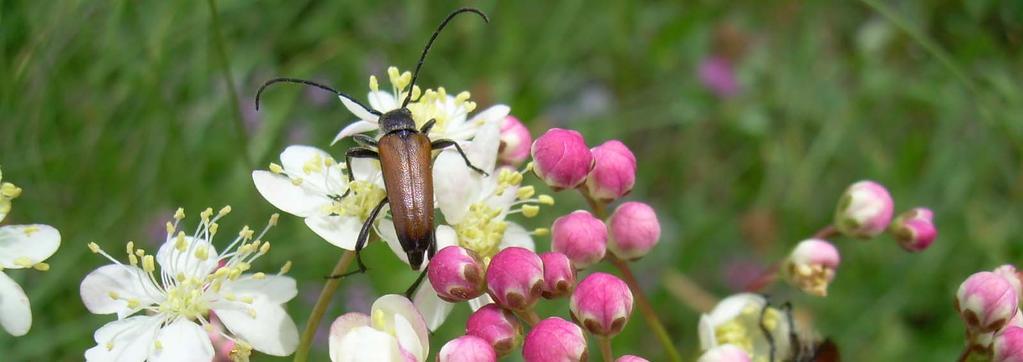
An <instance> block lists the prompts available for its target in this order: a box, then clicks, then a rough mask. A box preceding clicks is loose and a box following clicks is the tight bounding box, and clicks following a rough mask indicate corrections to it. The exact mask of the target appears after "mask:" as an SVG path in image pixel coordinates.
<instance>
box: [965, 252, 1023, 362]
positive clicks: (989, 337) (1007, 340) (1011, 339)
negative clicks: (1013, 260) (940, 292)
mask: <svg viewBox="0 0 1023 362" xmlns="http://www.w3.org/2000/svg"><path fill="white" fill-rule="evenodd" d="M1020 294H1021V289H1020V279H1019V274H1018V273H1017V272H1016V268H1015V267H1013V266H1011V265H1004V266H1001V267H998V268H997V269H995V270H994V271H991V272H987V271H982V272H978V273H974V274H973V275H971V276H970V277H969V278H966V281H964V282H963V283H962V284H960V285H959V290H958V292H956V299H955V308H956V311H957V312H959V316H960V317H961V318H962V319H963V322H964V323H965V324H966V336H967V341H966V348H967V349H968V350H967V354H969V353H978V354H981V355H985V356H987V357H989V358H993V359H992V360H993V361H999V362H1003V361H1006V362H1007V361H1023V314H1021V312H1020V310H1019V307H1020V305H1019V303H1020Z"/></svg>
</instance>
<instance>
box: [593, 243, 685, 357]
mask: <svg viewBox="0 0 1023 362" xmlns="http://www.w3.org/2000/svg"><path fill="white" fill-rule="evenodd" d="M607 260H608V261H610V262H611V264H612V265H614V266H615V267H616V268H618V271H619V272H621V273H622V279H623V280H625V284H628V285H629V289H631V290H632V294H633V296H634V297H635V298H636V306H637V307H639V313H640V314H642V315H643V318H644V319H646V323H647V324H648V325H649V326H650V329H652V330H653V332H654V334H655V335H657V339H658V340H660V341H661V345H662V346H664V351H665V352H668V359H669V360H671V361H674V362H678V361H681V360H682V357H680V356H679V354H678V350H677V349H675V345H674V344H673V343H672V340H671V336H670V335H668V330H667V329H665V328H664V325H663V324H661V320H660V319H659V318H657V311H655V310H654V307H653V306H651V304H650V300H649V299H647V297H646V294H644V293H643V289H641V288H640V287H639V282H638V281H637V280H636V277H635V276H634V275H633V274H632V270H631V269H629V264H628V263H626V262H625V261H624V260H621V259H618V257H616V256H614V254H607Z"/></svg>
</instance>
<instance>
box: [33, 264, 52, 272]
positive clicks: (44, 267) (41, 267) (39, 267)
mask: <svg viewBox="0 0 1023 362" xmlns="http://www.w3.org/2000/svg"><path fill="white" fill-rule="evenodd" d="M32 269H35V270H38V271H47V270H50V264H47V263H36V264H35V265H33V266H32Z"/></svg>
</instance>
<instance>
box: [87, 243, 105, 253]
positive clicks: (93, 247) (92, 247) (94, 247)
mask: <svg viewBox="0 0 1023 362" xmlns="http://www.w3.org/2000/svg"><path fill="white" fill-rule="evenodd" d="M89 250H90V251H92V252H93V253H97V254H98V253H99V252H100V251H102V250H103V249H100V247H99V244H96V242H91V243H89Z"/></svg>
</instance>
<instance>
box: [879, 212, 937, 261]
mask: <svg viewBox="0 0 1023 362" xmlns="http://www.w3.org/2000/svg"><path fill="white" fill-rule="evenodd" d="M933 218H934V213H933V212H931V210H930V209H927V208H922V207H919V208H915V209H912V210H909V211H906V212H904V213H902V214H901V215H899V216H898V217H896V218H895V221H894V222H892V226H891V228H890V230H891V233H892V234H893V235H895V240H897V241H898V242H899V245H902V248H903V249H906V250H907V251H913V252H916V251H923V250H924V249H927V247H928V246H931V243H932V242H934V238H936V237H938V229H936V228H935V227H934V220H933Z"/></svg>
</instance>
